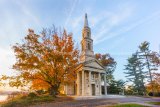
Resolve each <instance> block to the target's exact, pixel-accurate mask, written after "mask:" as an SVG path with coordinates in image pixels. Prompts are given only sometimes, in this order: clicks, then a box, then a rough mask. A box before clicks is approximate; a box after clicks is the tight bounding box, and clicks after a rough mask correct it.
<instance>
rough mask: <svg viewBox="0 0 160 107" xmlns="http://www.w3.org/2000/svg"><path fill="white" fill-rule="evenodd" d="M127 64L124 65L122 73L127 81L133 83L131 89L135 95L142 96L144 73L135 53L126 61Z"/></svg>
mask: <svg viewBox="0 0 160 107" xmlns="http://www.w3.org/2000/svg"><path fill="white" fill-rule="evenodd" d="M127 61H128V64H127V65H125V70H126V72H124V73H125V74H126V75H127V76H126V77H127V79H128V81H130V82H133V84H134V85H133V89H134V91H135V92H137V94H139V95H143V94H144V92H145V86H144V80H145V74H146V72H144V71H143V69H144V64H143V63H142V61H141V59H140V58H139V57H138V53H137V52H136V53H135V54H133V55H132V56H131V57H130V58H128V59H127Z"/></svg>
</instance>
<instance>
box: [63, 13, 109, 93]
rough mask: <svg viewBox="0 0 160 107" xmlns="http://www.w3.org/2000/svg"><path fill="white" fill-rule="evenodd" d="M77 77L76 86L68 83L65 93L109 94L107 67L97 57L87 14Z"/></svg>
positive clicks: (76, 69)
mask: <svg viewBox="0 0 160 107" xmlns="http://www.w3.org/2000/svg"><path fill="white" fill-rule="evenodd" d="M75 71H76V72H77V79H76V82H75V86H72V85H66V86H65V87H64V93H65V94H67V95H78V96H99V95H102V87H103V94H105V95H107V87H106V86H107V84H106V78H104V77H106V69H105V68H104V67H103V65H102V64H101V63H100V62H98V60H96V59H95V55H94V50H93V39H92V38H91V29H90V27H89V25H88V19H87V14H85V19H84V27H83V29H82V40H81V56H80V63H79V64H78V65H77V67H76V68H75Z"/></svg>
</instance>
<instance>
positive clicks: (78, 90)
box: [77, 72, 80, 95]
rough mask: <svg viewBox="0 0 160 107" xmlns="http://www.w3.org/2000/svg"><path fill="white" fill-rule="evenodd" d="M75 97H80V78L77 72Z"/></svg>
mask: <svg viewBox="0 0 160 107" xmlns="http://www.w3.org/2000/svg"><path fill="white" fill-rule="evenodd" d="M77 95H80V76H79V72H77Z"/></svg>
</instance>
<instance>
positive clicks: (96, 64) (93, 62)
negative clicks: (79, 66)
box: [83, 59, 105, 70]
mask: <svg viewBox="0 0 160 107" xmlns="http://www.w3.org/2000/svg"><path fill="white" fill-rule="evenodd" d="M83 64H84V66H87V67H92V68H97V69H101V70H105V68H104V67H103V65H102V64H101V63H99V62H98V61H97V60H96V59H93V60H89V61H86V62H84V63H83Z"/></svg>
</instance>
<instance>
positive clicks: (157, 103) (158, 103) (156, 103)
mask: <svg viewBox="0 0 160 107" xmlns="http://www.w3.org/2000/svg"><path fill="white" fill-rule="evenodd" d="M147 103H148V104H153V105H160V102H147Z"/></svg>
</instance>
